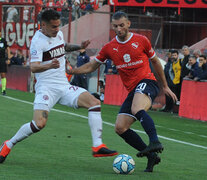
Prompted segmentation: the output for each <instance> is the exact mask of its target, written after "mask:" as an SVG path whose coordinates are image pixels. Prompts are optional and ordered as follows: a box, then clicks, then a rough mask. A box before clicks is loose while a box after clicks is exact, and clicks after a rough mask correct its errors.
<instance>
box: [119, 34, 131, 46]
mask: <svg viewBox="0 0 207 180" xmlns="http://www.w3.org/2000/svg"><path fill="white" fill-rule="evenodd" d="M132 36H133V33H131V35H130V37H129V38H128V39H127V40H126V41H119V39H118V36H116V40H117V41H118V43H121V44H125V43H127V42H128V41H129V40H130V39H131V38H132Z"/></svg>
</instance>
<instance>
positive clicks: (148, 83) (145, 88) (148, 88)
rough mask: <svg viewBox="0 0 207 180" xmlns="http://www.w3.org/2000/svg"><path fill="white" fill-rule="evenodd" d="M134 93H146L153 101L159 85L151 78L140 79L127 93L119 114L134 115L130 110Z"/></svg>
mask: <svg viewBox="0 0 207 180" xmlns="http://www.w3.org/2000/svg"><path fill="white" fill-rule="evenodd" d="M135 93H141V94H146V95H148V96H149V97H150V98H151V101H152V102H153V101H154V99H155V98H156V96H157V95H158V93H159V87H158V84H157V82H156V81H154V80H151V79H143V80H142V81H140V82H139V83H138V85H137V86H136V87H135V88H134V89H133V90H132V91H131V92H130V93H129V94H128V96H127V98H126V99H125V101H124V103H123V104H122V106H121V109H120V111H119V114H127V115H129V116H132V117H134V115H133V114H132V111H131V106H132V101H133V98H134V94H135ZM134 118H135V117H134Z"/></svg>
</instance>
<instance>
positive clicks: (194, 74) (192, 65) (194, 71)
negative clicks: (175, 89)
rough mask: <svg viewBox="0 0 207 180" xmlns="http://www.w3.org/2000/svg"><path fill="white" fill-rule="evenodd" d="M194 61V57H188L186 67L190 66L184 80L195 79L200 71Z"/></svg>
mask: <svg viewBox="0 0 207 180" xmlns="http://www.w3.org/2000/svg"><path fill="white" fill-rule="evenodd" d="M196 59H197V58H196V56H194V55H190V57H189V60H188V65H189V66H190V72H189V74H188V75H187V76H186V78H190V79H194V78H195V77H198V76H199V74H200V73H199V72H200V69H199V66H198V62H197V60H196Z"/></svg>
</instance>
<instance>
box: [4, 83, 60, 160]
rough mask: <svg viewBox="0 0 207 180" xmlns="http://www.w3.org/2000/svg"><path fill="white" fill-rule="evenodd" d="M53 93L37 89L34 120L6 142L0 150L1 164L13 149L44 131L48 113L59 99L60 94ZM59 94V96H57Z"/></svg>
mask: <svg viewBox="0 0 207 180" xmlns="http://www.w3.org/2000/svg"><path fill="white" fill-rule="evenodd" d="M56 92H57V91H51V87H46V86H44V88H37V89H36V96H35V100H34V115H33V120H32V121H31V122H29V123H26V124H24V125H23V126H21V128H20V129H19V130H18V131H17V133H16V134H15V135H14V136H13V137H12V138H11V139H10V140H8V141H5V142H4V143H3V144H2V146H1V148H0V163H3V162H4V160H5V159H6V157H7V155H8V154H9V152H10V150H11V148H12V147H13V146H14V145H15V144H16V143H18V142H20V141H22V140H24V139H25V138H27V137H28V136H30V135H32V134H34V133H36V132H38V131H40V130H41V129H43V128H44V127H45V125H46V123H47V119H48V113H49V111H50V109H51V108H52V107H53V106H54V104H56V102H57V100H58V99H59V93H56ZM57 94H58V95H57Z"/></svg>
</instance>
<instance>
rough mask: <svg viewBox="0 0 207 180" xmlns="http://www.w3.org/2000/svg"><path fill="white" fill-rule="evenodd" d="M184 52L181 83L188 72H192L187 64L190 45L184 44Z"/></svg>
mask: <svg viewBox="0 0 207 180" xmlns="http://www.w3.org/2000/svg"><path fill="white" fill-rule="evenodd" d="M182 53H183V55H184V58H183V60H182V68H181V79H180V80H181V83H182V81H183V78H184V77H185V76H187V75H188V73H189V72H190V70H189V68H188V67H187V66H186V64H188V59H189V56H190V50H189V47H188V46H186V45H184V46H183V47H182Z"/></svg>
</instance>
